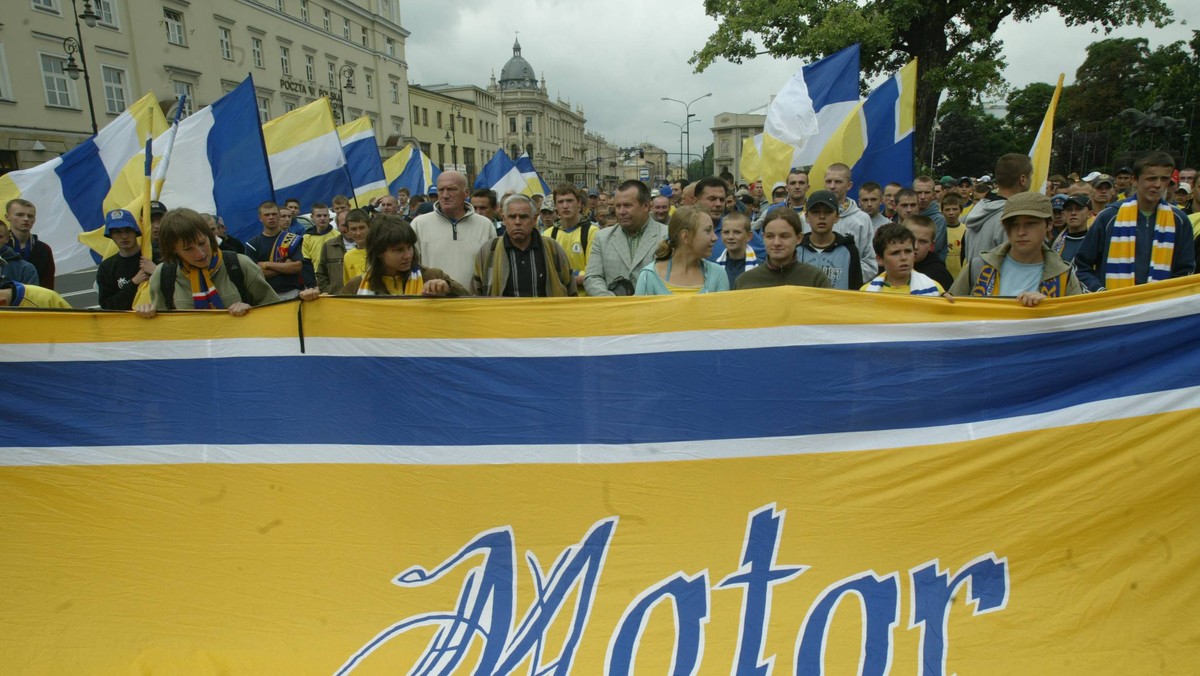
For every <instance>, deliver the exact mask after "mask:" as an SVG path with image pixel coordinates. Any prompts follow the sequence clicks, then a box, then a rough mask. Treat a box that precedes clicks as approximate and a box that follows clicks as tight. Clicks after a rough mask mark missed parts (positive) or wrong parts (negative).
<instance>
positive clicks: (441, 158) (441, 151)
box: [438, 143, 446, 167]
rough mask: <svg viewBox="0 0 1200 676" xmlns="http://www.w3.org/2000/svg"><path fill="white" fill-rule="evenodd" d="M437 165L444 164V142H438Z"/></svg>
mask: <svg viewBox="0 0 1200 676" xmlns="http://www.w3.org/2000/svg"><path fill="white" fill-rule="evenodd" d="M438 166H439V167H444V166H446V144H445V143H439V144H438Z"/></svg>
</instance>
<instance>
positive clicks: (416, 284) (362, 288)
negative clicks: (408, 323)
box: [358, 270, 425, 296]
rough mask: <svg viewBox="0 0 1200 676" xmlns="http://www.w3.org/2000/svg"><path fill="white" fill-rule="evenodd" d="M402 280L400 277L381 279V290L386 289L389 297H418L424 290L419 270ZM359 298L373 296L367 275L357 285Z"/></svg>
mask: <svg viewBox="0 0 1200 676" xmlns="http://www.w3.org/2000/svg"><path fill="white" fill-rule="evenodd" d="M401 279H404V277H403V276H402V275H395V276H389V277H384V278H383V288H385V289H387V295H389V296H420V295H421V292H422V291H424V290H425V276H424V275H422V274H421V271H420V270H417V271H416V272H414V273H412V274H410V275H408V276H407V279H404V281H401ZM358 295H359V296H373V295H375V292H374V291H372V290H371V282H370V279H369V271H368V274H364V275H363V278H362V281H361V282H359V283H358Z"/></svg>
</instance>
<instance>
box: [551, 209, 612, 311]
mask: <svg viewBox="0 0 1200 676" xmlns="http://www.w3.org/2000/svg"><path fill="white" fill-rule="evenodd" d="M583 228H584V222H583V221H582V220H581V221H580V222H579V225H577V226H575V229H574V230H571V231H570V232H567V231H566V230H564V229H563V228H562V226H561V225H560V226H559V227H558V234H557V235H555V237H554V241H556V242H558V243H559V244H560V245H562V248H563V250H564V251H566V252H567V262H569V263H570V264H571V274H573V275H576V276H578V275H581V274H583V273H584V271H585V270H587V262H588V255H589V254H590V253H591V252H590V251H586V250H585V249H584V247H583ZM551 232H554V230H553V228H551V229H550V230H547V231H546V234H547V235H549V234H550V233H551ZM599 232H600V228H598V227H596V226H595V225H592V226H591V230H590V231H589V232H588V247H587V248H588V249H590V248H592V247H591V244H592V241H593V240H592V238H594V237H595V236H596V235H597V234H599ZM579 295H580V296H586V295H587V294H586V293H584V290H583V285H582V284H580V285H579Z"/></svg>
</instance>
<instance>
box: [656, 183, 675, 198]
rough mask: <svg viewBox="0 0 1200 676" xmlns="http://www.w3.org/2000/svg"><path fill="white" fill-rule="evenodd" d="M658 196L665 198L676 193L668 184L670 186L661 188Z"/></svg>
mask: <svg viewBox="0 0 1200 676" xmlns="http://www.w3.org/2000/svg"><path fill="white" fill-rule="evenodd" d="M658 194H659V195H661V196H663V197H670V196H672V195H674V194H675V191H673V190H671V186H670V184H668V185H664V186H663V187H661V188H659V189H658Z"/></svg>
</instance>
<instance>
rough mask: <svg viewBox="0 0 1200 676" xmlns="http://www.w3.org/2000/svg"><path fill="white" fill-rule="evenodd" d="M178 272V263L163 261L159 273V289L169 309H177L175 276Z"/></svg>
mask: <svg viewBox="0 0 1200 676" xmlns="http://www.w3.org/2000/svg"><path fill="white" fill-rule="evenodd" d="M178 272H179V265H178V264H176V263H163V264H162V270H160V271H159V273H158V281H159V291H160V292H161V293H162V295H163V298H164V299H165V300H166V303H167V309H168V310H174V309H175V276H176V274H177V273H178Z"/></svg>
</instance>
